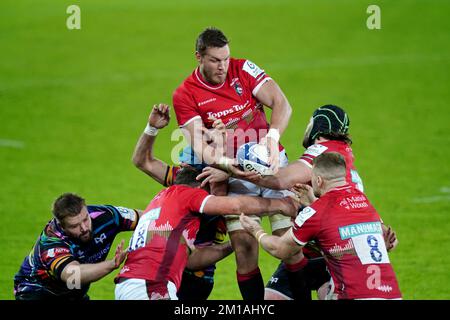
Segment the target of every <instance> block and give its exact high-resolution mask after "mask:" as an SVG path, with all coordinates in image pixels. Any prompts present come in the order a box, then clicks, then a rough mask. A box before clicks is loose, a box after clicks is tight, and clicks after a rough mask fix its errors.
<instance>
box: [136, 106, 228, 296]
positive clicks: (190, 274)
mask: <svg viewBox="0 0 450 320" xmlns="http://www.w3.org/2000/svg"><path fill="white" fill-rule="evenodd" d="M169 121H170V107H169V106H168V105H166V104H163V103H160V104H157V105H154V106H153V108H152V111H151V113H150V116H149V118H148V123H147V126H146V129H145V130H144V132H143V133H142V134H141V136H140V138H139V140H138V142H137V144H136V147H135V150H134V153H133V163H134V165H135V166H136V167H137V168H139V169H140V170H141V171H143V172H144V173H146V174H147V175H149V176H150V177H152V178H153V179H154V180H155V181H157V182H159V183H160V184H162V185H164V186H166V187H167V186H171V185H173V182H174V180H175V178H176V175H177V172H178V171H179V170H180V169H181V168H182V167H181V166H177V165H169V164H167V163H165V162H164V161H162V160H160V159H158V158H156V157H154V155H153V150H154V143H155V140H156V136H157V134H158V130H160V129H163V128H164V127H166V126H167V125H168V124H169ZM213 126H214V129H215V130H217V131H218V133H219V134H221V133H220V132H221V131H222V130H223V129H224V126H223V123H222V122H220V120H219V121H217V123H216V124H214V125H213ZM214 170H217V171H218V173H222V175H225V176H226V173H225V172H223V171H221V170H219V169H214ZM215 195H218V194H215ZM200 219H201V221H200V229H199V232H198V233H197V236H196V239H195V242H194V245H195V246H196V247H200V246H201V247H204V246H210V250H209V251H208V257H207V258H208V259H209V260H210V261H211V263H210V265H208V266H207V267H206V268H202V269H196V268H195V266H194V265H193V264H192V263H190V261H189V260H188V264H187V266H186V268H185V270H184V272H183V277H182V281H181V285H180V288H179V290H178V292H177V296H178V298H179V299H180V300H206V299H207V298H208V297H209V295H210V293H211V291H212V289H213V286H214V275H215V269H216V266H215V263H216V262H217V261H219V260H222V259H223V258H225V257H227V256H228V255H229V254H231V253H232V252H233V250H232V248H231V244H230V242H229V241H227V242H224V239H225V236H226V226H225V219H224V217H223V216H209V215H202V216H201V218H200ZM205 258H206V257H205ZM202 263H203V265H206V264H205V263H206V261H205V259H204V260H203V261H202Z"/></svg>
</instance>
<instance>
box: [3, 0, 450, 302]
mask: <svg viewBox="0 0 450 320" xmlns="http://www.w3.org/2000/svg"><path fill="white" fill-rule="evenodd" d="M71 4H77V5H79V6H80V8H81V30H68V29H67V28H66V19H67V18H68V16H69V15H68V14H67V13H66V8H67V7H68V6H69V5H71ZM370 4H377V5H379V6H380V8H381V29H380V30H369V29H368V28H367V27H366V20H367V18H368V16H369V15H368V14H367V13H366V9H367V7H368V6H369V5H370ZM449 9H450V3H449V2H446V1H439V0H428V1H419V0H416V1H413V0H411V1H406V0H398V1H394V2H393V1H376V3H373V1H365V0H364V1H357V0H355V1H350V0H345V1H344V0H343V1H331V0H328V1H327V0H317V1H306V0H305V1H298V0H291V1H288V0H280V1H267V0H258V1H256V0H252V1H237V0H227V1H225V0H220V1H214V2H211V1H199V0H189V1H164V2H162V1H144V0H139V1H138V0H133V1H118V0H108V1H106V0H103V1H100V0H89V1H87V0H85V1H65V0H64V1H50V0H41V1H39V4H38V3H36V2H35V1H30V0H26V1H21V2H17V1H11V0H3V1H1V3H0V39H1V41H0V46H1V50H0V119H1V120H2V123H1V126H0V177H1V184H0V228H1V232H0V261H1V262H0V266H1V271H2V272H1V273H0V299H13V294H12V287H13V282H12V279H13V276H14V274H15V272H17V270H18V268H19V265H20V263H21V262H22V260H23V258H24V257H25V255H27V254H28V252H29V250H30V248H31V246H32V245H33V244H34V242H35V240H36V238H37V236H38V234H39V233H40V232H41V230H42V228H43V227H44V225H45V223H46V222H47V221H48V220H49V219H50V217H51V213H50V205H51V203H52V201H53V200H54V199H55V198H56V197H57V196H58V195H59V194H61V193H63V192H67V191H72V192H77V193H79V194H81V195H82V196H84V197H85V198H86V199H87V201H88V203H91V204H115V205H123V206H128V207H135V208H144V207H145V206H146V204H147V203H148V202H149V201H150V199H151V198H152V197H153V195H154V194H155V193H156V192H157V191H158V190H159V189H160V186H159V185H158V184H157V183H156V182H153V181H152V180H150V179H149V178H148V177H146V176H145V175H144V174H142V173H140V172H139V171H138V170H137V169H135V168H134V167H133V165H132V164H131V160H130V159H131V154H132V151H133V149H134V145H135V143H136V141H137V139H138V137H139V135H140V133H141V132H142V130H143V129H144V127H145V123H146V119H147V115H148V113H149V111H150V107H151V105H152V104H153V103H156V102H168V103H171V95H172V92H173V90H174V89H175V88H176V87H177V86H178V85H179V84H180V83H181V81H182V80H183V79H184V78H185V77H186V76H188V75H189V74H190V72H191V71H192V70H193V69H194V68H195V66H196V62H195V60H194V55H193V51H194V41H195V38H196V36H197V35H198V34H199V33H200V32H201V31H202V30H203V29H204V28H205V27H206V26H210V25H213V26H217V27H219V28H221V29H222V30H223V31H224V32H225V34H226V35H227V36H228V37H229V39H230V40H231V50H232V55H233V56H235V57H245V58H248V59H251V60H252V61H254V62H255V63H257V64H258V65H259V66H261V67H262V68H264V69H265V70H266V71H267V73H268V74H269V75H271V76H272V77H273V78H274V79H275V80H276V81H277V82H278V84H279V85H280V86H281V88H282V89H283V91H284V92H285V94H286V95H287V97H288V99H289V101H290V103H291V105H292V107H293V109H294V112H293V116H292V118H291V121H290V125H289V128H288V130H287V132H286V133H285V134H284V136H283V137H282V142H283V144H284V145H285V147H286V149H287V151H288V154H289V157H290V159H291V160H293V159H296V158H297V157H298V156H299V155H300V154H301V153H302V147H301V144H300V137H301V136H302V134H303V130H304V127H305V126H306V124H307V121H308V118H309V117H310V115H311V113H312V111H313V110H314V109H315V108H316V107H318V106H320V105H323V104H326V103H333V104H337V105H340V106H342V107H344V108H345V109H346V111H347V112H348V113H349V115H350V120H351V125H350V132H351V134H352V137H353V140H354V145H353V149H354V153H355V156H356V166H357V168H358V170H359V173H360V175H361V176H362V178H363V180H364V184H365V188H366V193H367V195H368V196H369V198H370V199H371V201H372V202H373V203H374V205H375V207H376V208H377V209H378V211H379V213H380V214H381V215H382V217H383V218H384V221H385V222H386V223H387V224H390V225H392V226H394V228H395V230H396V231H397V233H398V237H399V240H400V245H399V247H398V248H397V249H396V250H395V251H394V252H393V253H391V255H390V259H391V262H392V263H393V266H394V269H395V271H396V273H397V276H398V280H399V283H400V288H401V290H402V292H403V294H404V298H405V299H449V298H450V291H449V290H448V288H449V286H450V278H449V272H448V270H449V266H450V256H449V255H448V253H449V252H450V245H449V243H450V242H449V240H450V236H449V235H450V222H449V221H450V219H449V218H448V214H449V213H450V210H449V209H450V205H449V204H450V202H449V201H450V172H449V162H448V159H449V156H450V152H449V147H448V146H449V143H450V139H449V133H448V132H449V121H450V117H449V106H448V104H449V102H450V99H449V98H450V93H449V90H448V88H449V83H450V82H449V80H450V72H449V71H450V70H449V69H450V68H449V67H450V41H449V31H450V22H449V19H448V12H449ZM175 128H176V121H175V117H174V114H173V117H172V123H171V124H170V127H169V128H168V129H165V130H163V131H161V133H160V135H159V136H158V141H157V143H156V146H157V150H156V155H157V156H158V157H160V158H162V159H164V160H166V161H170V152H171V149H172V147H173V146H175V145H176V144H177V141H170V133H171V131H172V130H173V129H175ZM266 228H267V225H266ZM129 237H130V234H123V235H121V236H120V237H118V239H117V241H116V244H117V243H118V241H119V240H120V239H122V238H125V239H128V238H129ZM260 261H261V263H260V265H261V269H262V271H263V276H264V279H265V281H267V280H268V279H269V278H270V275H271V273H272V272H273V271H274V270H275V268H276V265H277V263H278V262H277V261H276V260H275V259H273V258H271V257H268V256H267V255H266V254H261V257H260ZM114 275H115V273H114V274H112V275H109V276H108V277H106V278H104V279H102V280H101V281H99V282H97V283H94V284H93V285H92V287H91V291H90V295H91V298H92V299H113V297H114V285H113V283H112V278H113V276H114ZM211 299H240V294H239V290H238V287H237V284H236V281H235V267H234V256H231V257H229V258H228V259H226V260H224V261H223V262H221V263H219V264H218V269H217V278H216V285H215V289H214V291H213V294H212V296H211Z"/></svg>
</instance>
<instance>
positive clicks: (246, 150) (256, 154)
mask: <svg viewBox="0 0 450 320" xmlns="http://www.w3.org/2000/svg"><path fill="white" fill-rule="evenodd" d="M236 158H237V160H238V163H239V165H240V166H241V167H242V169H243V170H244V171H251V172H256V173H259V174H260V175H263V176H269V175H273V172H272V170H271V169H270V165H269V164H268V159H269V150H268V149H267V147H266V146H264V145H261V144H258V143H256V142H247V143H245V144H243V145H241V146H240V147H239V149H238V151H237V154H236Z"/></svg>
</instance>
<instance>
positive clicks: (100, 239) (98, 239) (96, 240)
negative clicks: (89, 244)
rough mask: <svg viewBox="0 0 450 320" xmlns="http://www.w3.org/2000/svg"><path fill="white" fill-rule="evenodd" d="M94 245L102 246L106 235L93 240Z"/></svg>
mask: <svg viewBox="0 0 450 320" xmlns="http://www.w3.org/2000/svg"><path fill="white" fill-rule="evenodd" d="M94 240H95V243H96V244H99V243H101V244H103V241H104V240H106V234H104V233H102V234H101V235H100V236H99V237H97V238H95V239H94Z"/></svg>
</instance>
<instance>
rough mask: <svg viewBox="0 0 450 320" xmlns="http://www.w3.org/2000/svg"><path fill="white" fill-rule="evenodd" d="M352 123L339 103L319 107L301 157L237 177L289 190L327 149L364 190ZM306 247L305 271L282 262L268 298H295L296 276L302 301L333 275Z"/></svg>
mask: <svg viewBox="0 0 450 320" xmlns="http://www.w3.org/2000/svg"><path fill="white" fill-rule="evenodd" d="M349 125H350V119H349V116H348V115H347V113H346V112H345V111H344V110H343V109H342V108H340V107H338V106H335V105H324V106H322V107H320V108H317V109H316V110H315V111H314V112H313V115H312V117H311V119H310V121H309V124H308V126H307V128H306V130H305V134H304V137H303V146H304V147H305V148H306V150H305V151H304V153H303V155H302V156H301V157H300V158H299V159H298V160H296V161H293V162H291V163H289V164H288V165H287V166H286V167H283V168H280V170H278V172H277V173H276V174H275V175H272V176H260V175H257V174H252V173H248V172H245V173H244V172H237V176H239V177H241V178H243V179H246V180H249V181H251V182H253V183H255V184H257V185H261V186H264V187H268V188H273V189H288V188H291V187H293V186H295V185H296V184H299V183H300V184H302V183H303V184H304V183H310V180H311V168H312V161H313V160H314V159H315V158H316V157H317V156H319V155H320V154H323V153H327V152H338V153H340V154H341V155H342V156H343V157H344V159H345V161H346V168H347V172H346V179H347V182H348V183H349V184H352V185H354V186H355V187H356V188H358V189H359V190H360V191H363V183H362V180H361V178H360V176H359V174H358V172H357V170H356V168H355V165H354V156H353V151H352V148H351V144H352V141H351V139H350V137H349V135H348V129H349ZM199 178H205V180H206V181H208V180H207V179H212V180H214V181H218V180H220V179H223V173H222V174H220V175H219V174H218V173H217V172H216V171H213V170H212V169H210V168H205V169H204V171H203V173H202V174H201V175H200V176H199ZM382 227H383V231H384V232H385V237H386V240H387V243H388V246H389V247H388V250H391V249H393V248H394V247H395V246H396V245H397V244H398V241H397V238H396V235H395V232H393V231H392V230H391V228H390V227H389V228H388V227H386V226H385V225H384V224H383V225H382ZM305 249H306V250H304V253H305V255H306V256H308V258H309V259H308V262H307V263H305V265H304V267H303V269H302V270H300V269H298V270H296V271H294V269H292V268H291V267H290V266H289V265H288V266H286V264H284V263H281V264H280V265H279V267H278V269H277V270H276V271H275V273H274V274H273V275H272V278H271V279H270V281H269V282H268V284H267V285H266V289H265V291H266V292H265V299H266V300H282V299H292V298H294V294H293V292H292V290H291V286H290V285H289V280H288V278H289V277H293V276H294V277H296V278H297V280H296V282H298V281H299V280H300V279H299V277H300V278H303V280H304V281H306V282H307V284H304V286H303V290H302V293H300V292H297V295H296V297H295V299H299V300H307V299H308V300H309V299H311V293H310V291H311V290H319V289H320V287H321V285H322V284H323V283H324V282H326V281H327V279H329V274H328V272H327V271H326V270H325V261H324V259H323V258H322V257H321V255H320V253H319V252H317V250H314V246H309V245H308V246H307V248H305ZM310 249H313V250H310ZM286 267H287V268H289V270H287V269H286ZM296 287H297V288H298V287H300V285H299V284H297V285H296ZM319 296H320V294H319Z"/></svg>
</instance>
